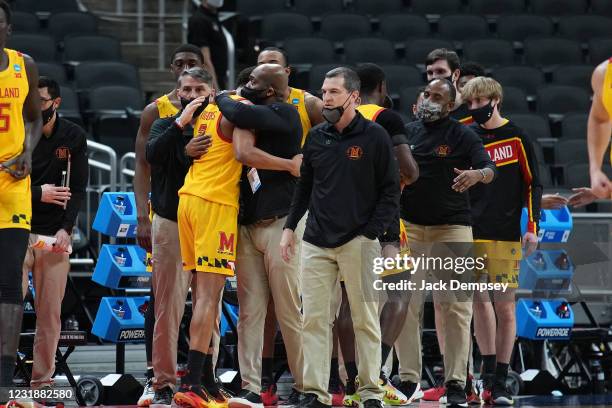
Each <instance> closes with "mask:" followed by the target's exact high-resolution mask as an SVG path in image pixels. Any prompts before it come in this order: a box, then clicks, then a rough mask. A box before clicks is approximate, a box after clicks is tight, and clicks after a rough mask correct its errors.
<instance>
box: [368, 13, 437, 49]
mask: <svg viewBox="0 0 612 408" xmlns="http://www.w3.org/2000/svg"><path fill="white" fill-rule="evenodd" d="M430 32H431V30H430V27H429V22H428V21H427V20H426V19H425V17H423V16H417V15H414V14H388V15H386V16H383V17H381V18H380V34H381V36H382V37H384V38H386V39H387V40H391V41H394V42H400V41H405V40H406V39H408V38H416V37H426V36H428V35H429V34H430Z"/></svg>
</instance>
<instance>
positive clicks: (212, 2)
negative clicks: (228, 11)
mask: <svg viewBox="0 0 612 408" xmlns="http://www.w3.org/2000/svg"><path fill="white" fill-rule="evenodd" d="M206 4H208V5H209V6H210V7H214V8H221V7H223V0H206Z"/></svg>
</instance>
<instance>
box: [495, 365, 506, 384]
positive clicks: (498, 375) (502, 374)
mask: <svg viewBox="0 0 612 408" xmlns="http://www.w3.org/2000/svg"><path fill="white" fill-rule="evenodd" d="M509 366H510V364H508V363H497V367H495V381H496V382H503V383H504V384H505V383H506V378H508V367H509Z"/></svg>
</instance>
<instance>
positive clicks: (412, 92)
mask: <svg viewBox="0 0 612 408" xmlns="http://www.w3.org/2000/svg"><path fill="white" fill-rule="evenodd" d="M424 87H425V85H424V84H423V85H417V86H408V87H406V88H404V89H402V90H401V91H400V108H401V110H402V112H404V113H406V114H408V115H409V116H412V105H414V104H416V100H417V95H418V92H419V90H420V89H422V88H424Z"/></svg>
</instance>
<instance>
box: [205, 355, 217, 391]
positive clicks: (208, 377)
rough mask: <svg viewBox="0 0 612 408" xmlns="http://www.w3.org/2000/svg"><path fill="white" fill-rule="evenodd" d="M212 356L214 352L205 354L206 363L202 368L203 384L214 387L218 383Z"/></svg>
mask: <svg viewBox="0 0 612 408" xmlns="http://www.w3.org/2000/svg"><path fill="white" fill-rule="evenodd" d="M212 358H213V356H212V354H206V355H205V356H204V365H203V369H202V384H203V385H204V387H206V388H210V387H214V386H215V385H216V382H215V372H214V370H213V363H212Z"/></svg>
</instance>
